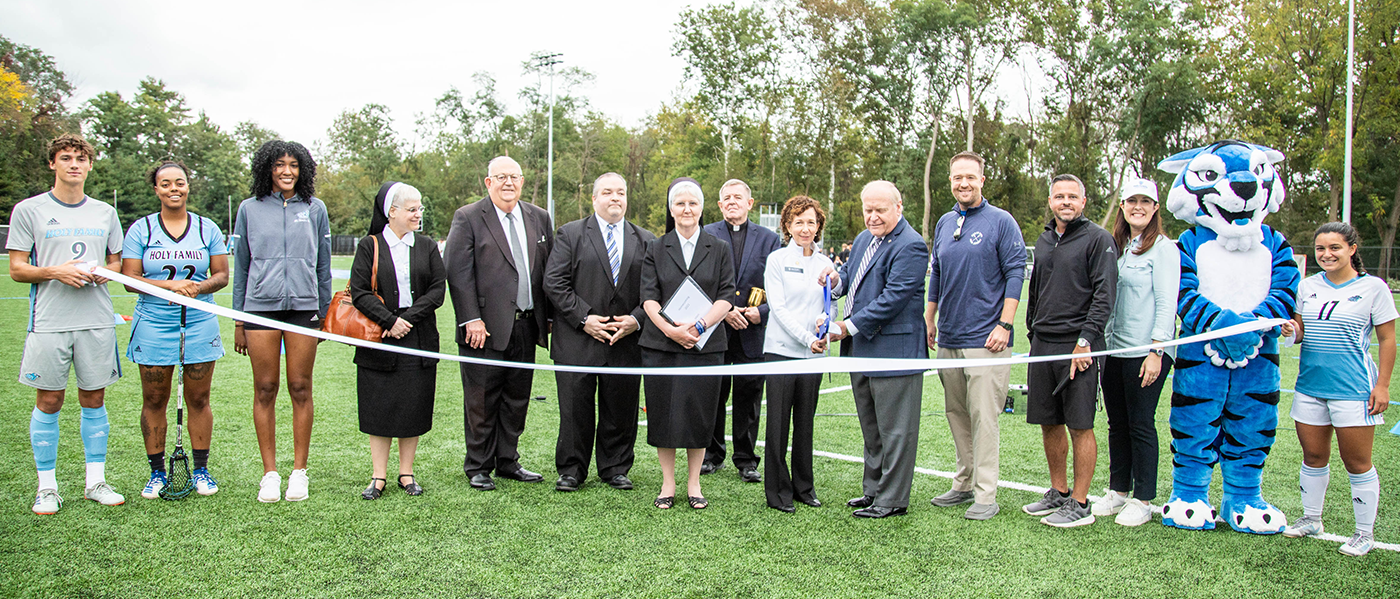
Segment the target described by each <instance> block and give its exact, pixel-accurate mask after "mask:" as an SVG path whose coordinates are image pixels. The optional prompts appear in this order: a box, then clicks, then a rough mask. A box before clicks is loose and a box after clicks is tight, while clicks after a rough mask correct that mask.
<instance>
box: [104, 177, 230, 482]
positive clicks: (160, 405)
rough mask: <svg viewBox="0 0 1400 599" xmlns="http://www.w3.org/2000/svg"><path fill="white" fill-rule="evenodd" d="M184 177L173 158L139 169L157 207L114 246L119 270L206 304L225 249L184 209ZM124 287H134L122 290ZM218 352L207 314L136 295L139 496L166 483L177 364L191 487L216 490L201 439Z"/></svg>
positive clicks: (210, 225) (207, 431)
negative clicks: (142, 483)
mask: <svg viewBox="0 0 1400 599" xmlns="http://www.w3.org/2000/svg"><path fill="white" fill-rule="evenodd" d="M189 176H190V172H189V169H188V168H186V167H185V165H184V164H183V163H180V162H178V161H165V162H162V163H161V164H159V165H157V166H156V167H155V168H153V169H151V171H150V173H149V174H147V176H146V180H147V182H149V183H150V184H151V186H152V187H154V188H155V192H156V197H157V198H159V199H160V212H157V213H155V214H150V215H147V216H146V217H145V218H142V219H140V220H137V221H136V222H134V223H132V224H131V227H130V228H129V229H128V230H127V232H126V240H125V242H124V243H123V244H122V274H124V275H126V276H128V277H132V278H134V279H137V280H140V281H144V282H146V283H149V284H151V285H154V286H156V287H160V288H161V289H166V290H168V291H172V292H174V293H178V294H180V295H183V296H186V297H192V298H196V299H198V300H200V301H204V302H209V303H213V301H214V298H213V295H212V294H213V293H214V292H215V291H218V290H220V289H223V288H224V287H225V286H226V285H228V246H227V245H225V243H224V233H223V231H220V230H219V226H218V225H216V224H214V221H212V220H209V219H207V218H204V217H202V216H199V215H197V214H194V213H191V212H190V211H189V210H188V205H189V198H190V182H189ZM127 290H128V291H136V290H135V289H132V288H130V287H128V288H127ZM182 312H183V314H182ZM182 316H183V321H184V322H183V328H184V348H183V355H184V358H183V361H182V360H181V349H182V348H181V347H180V338H181V337H180V333H181V327H182V323H181V321H182ZM223 355H224V346H223V343H222V342H221V341H220V338H219V320H218V318H217V317H215V316H214V315H213V314H211V313H209V312H205V311H202V310H193V309H185V308H184V307H183V306H180V305H177V304H172V303H170V302H168V301H165V300H162V299H159V298H156V297H153V296H150V295H145V294H142V295H141V296H140V298H138V299H137V300H136V311H135V314H134V315H133V316H132V319H131V343H129V344H128V345H127V347H126V357H127V358H128V359H130V360H131V361H132V362H135V363H136V365H137V367H138V368H140V370H141V397H142V406H141V436H142V437H143V438H144V439H145V441H146V458H147V459H148V460H150V463H151V478H150V481H148V482H147V483H146V487H145V488H144V489H142V490H141V496H142V497H145V498H147V499H155V498H156V497H159V496H160V490H161V489H162V488H164V487H165V486H166V485H167V484H169V480H168V479H167V476H166V471H165V430H166V417H165V412H166V409H165V408H166V404H167V403H169V401H170V379H171V374H172V373H173V372H174V371H175V367H176V365H180V364H183V366H184V368H183V370H184V379H183V380H184V390H185V402H186V403H187V404H188V405H189V410H190V445H191V447H193V449H194V471H193V472H192V473H191V474H192V478H193V481H194V485H195V489H196V490H197V491H198V492H199V494H200V495H213V494H214V493H216V492H218V490H219V484H218V483H217V482H215V481H214V477H213V476H212V475H210V474H209V438H210V436H211V434H212V432H213V428H214V414H213V412H212V411H210V409H209V384H210V382H211V381H212V380H213V375H214V361H215V360H218V359H219V358H221V357H223Z"/></svg>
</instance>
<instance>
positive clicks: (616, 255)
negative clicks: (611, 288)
mask: <svg viewBox="0 0 1400 599" xmlns="http://www.w3.org/2000/svg"><path fill="white" fill-rule="evenodd" d="M615 229H617V223H609V224H608V239H607V242H608V267H609V268H611V269H612V279H613V285H617V269H618V267H620V266H622V252H620V251H618V249H617V240H616V238H614V237H613V231H614V230H615Z"/></svg>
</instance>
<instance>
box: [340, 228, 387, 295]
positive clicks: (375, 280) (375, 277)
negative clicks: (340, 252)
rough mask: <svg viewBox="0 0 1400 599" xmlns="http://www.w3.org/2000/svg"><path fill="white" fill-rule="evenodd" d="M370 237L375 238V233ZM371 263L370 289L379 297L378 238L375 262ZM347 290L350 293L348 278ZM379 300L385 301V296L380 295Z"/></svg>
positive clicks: (376, 240) (375, 241) (375, 243)
mask: <svg viewBox="0 0 1400 599" xmlns="http://www.w3.org/2000/svg"><path fill="white" fill-rule="evenodd" d="M370 239H374V236H373V235H370ZM371 264H372V266H370V267H369V268H370V270H369V290H370V292H372V293H374V297H379V240H378V239H374V262H372V263H371ZM345 292H346V293H350V281H348V280H347V281H345ZM379 301H380V302H383V301H384V298H382V297H379Z"/></svg>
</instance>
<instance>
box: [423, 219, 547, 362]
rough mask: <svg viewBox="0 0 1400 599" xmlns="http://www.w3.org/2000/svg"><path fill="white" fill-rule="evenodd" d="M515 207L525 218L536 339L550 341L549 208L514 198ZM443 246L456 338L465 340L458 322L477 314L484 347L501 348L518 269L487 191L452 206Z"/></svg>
mask: <svg viewBox="0 0 1400 599" xmlns="http://www.w3.org/2000/svg"><path fill="white" fill-rule="evenodd" d="M516 210H518V211H519V214H520V215H522V216H523V217H524V222H525V239H522V240H521V242H522V243H524V244H525V246H526V252H527V256H528V257H529V260H530V265H529V269H530V291H531V295H533V301H534V311H535V324H537V325H539V336H538V337H537V338H536V339H535V343H536V344H538V345H539V346H540V347H549V326H548V321H549V318H550V312H551V307H550V305H549V299H548V298H547V297H546V296H545V293H544V270H545V263H546V262H547V261H548V259H549V252H550V249H551V248H552V247H553V245H554V232H553V230H552V229H551V228H550V226H549V213H547V212H545V211H544V209H543V208H540V207H539V206H536V205H534V204H531V203H529V202H517V203H516ZM444 252H445V254H444V256H443V259H444V261H446V262H447V287H448V289H450V290H451V291H452V310H453V312H455V313H456V318H457V321H456V323H454V324H455V325H456V326H455V327H454V328H455V329H456V331H457V334H456V338H457V343H458V344H459V345H465V344H466V334H465V329H464V328H463V327H462V325H464V324H466V323H468V322H471V321H473V320H476V319H481V321H482V322H484V323H485V324H486V332H487V333H489V334H490V336H488V337H487V338H486V345H485V346H484V347H485V348H487V349H492V350H495V351H505V349H506V345H508V344H509V343H510V333H511V329H512V327H514V326H515V311H516V305H515V289H516V285H517V282H518V281H519V278H518V277H519V275H518V274H517V273H518V271H517V270H516V268H515V258H514V257H513V256H511V252H510V241H509V238H508V237H506V231H505V229H504V228H502V227H501V219H500V218H499V217H497V216H496V208H495V205H493V204H492V203H491V198H490V197H485V198H482V199H480V200H477V201H476V202H473V203H471V204H467V205H466V206H462V207H461V208H458V209H457V212H456V213H455V214H453V215H452V229H451V231H450V232H449V233H448V234H447V247H446V248H445V249H444Z"/></svg>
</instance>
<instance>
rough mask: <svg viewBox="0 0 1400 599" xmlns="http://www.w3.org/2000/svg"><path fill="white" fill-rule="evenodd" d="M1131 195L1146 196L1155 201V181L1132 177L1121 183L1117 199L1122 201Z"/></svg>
mask: <svg viewBox="0 0 1400 599" xmlns="http://www.w3.org/2000/svg"><path fill="white" fill-rule="evenodd" d="M1133 196H1147V197H1149V198H1152V201H1154V202H1156V201H1157V183H1156V182H1154V181H1153V180H1151V179H1133V180H1131V181H1128V182H1127V183H1126V184H1124V185H1123V193H1122V194H1121V195H1120V196H1119V198H1118V201H1120V202H1121V201H1123V200H1126V199H1128V198H1131V197H1133Z"/></svg>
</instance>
